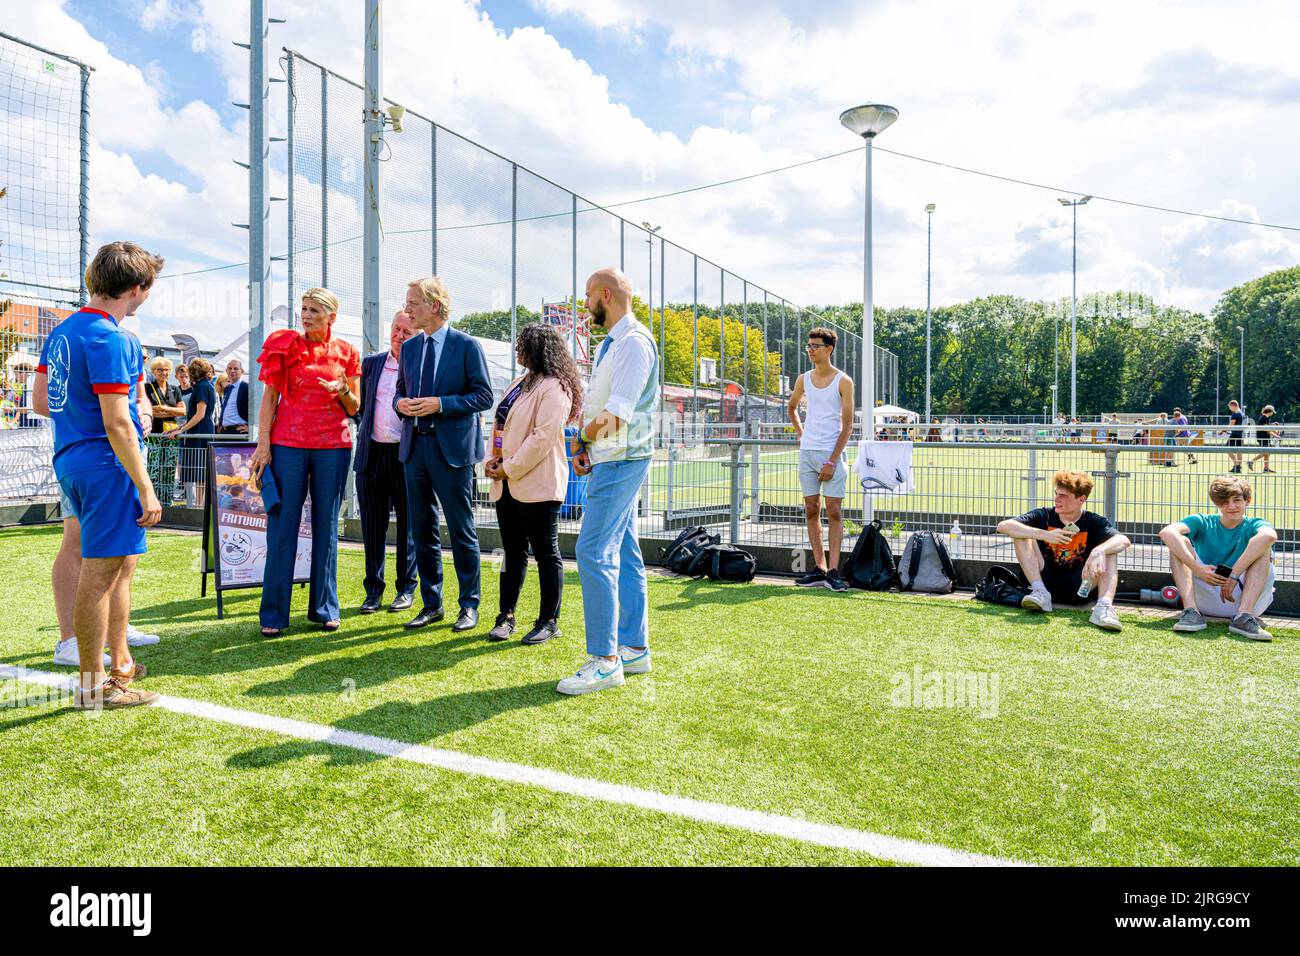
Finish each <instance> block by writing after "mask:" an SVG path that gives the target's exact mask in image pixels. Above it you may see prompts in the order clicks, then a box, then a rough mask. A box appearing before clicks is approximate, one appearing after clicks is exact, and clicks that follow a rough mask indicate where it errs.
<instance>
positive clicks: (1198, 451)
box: [641, 439, 1300, 580]
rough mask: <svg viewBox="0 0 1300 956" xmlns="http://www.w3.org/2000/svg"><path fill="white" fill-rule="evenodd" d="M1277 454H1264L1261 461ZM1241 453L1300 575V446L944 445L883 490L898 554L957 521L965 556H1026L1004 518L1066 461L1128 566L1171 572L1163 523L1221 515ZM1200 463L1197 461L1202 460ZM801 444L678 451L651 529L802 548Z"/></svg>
mask: <svg viewBox="0 0 1300 956" xmlns="http://www.w3.org/2000/svg"><path fill="white" fill-rule="evenodd" d="M1265 452H1267V453H1268V454H1269V456H1270V458H1269V460H1268V461H1267V464H1268V465H1269V466H1270V467H1271V471H1270V472H1269V473H1264V472H1262V471H1259V470H1252V467H1251V466H1252V464H1254V467H1255V468H1256V469H1262V467H1263V466H1264V465H1265V464H1266V462H1265V461H1264V460H1260V461H1258V462H1253V459H1255V458H1256V456H1259V455H1261V454H1263V453H1265ZM856 453H857V449H856V445H850V447H849V448H848V450H847V453H846V455H847V458H848V460H849V466H850V469H851V474H850V479H849V486H848V492H847V494H846V497H845V500H844V504H843V511H844V517H845V519H846V527H845V551H846V553H847V550H848V549H849V548H851V546H852V542H853V538H854V537H856V535H857V533H858V531H859V530H860V528H861V522H862V521H863V520H864V517H865V515H864V508H863V505H864V496H863V493H862V491H861V490H860V488H859V487H858V485H857V483H856V480H855V479H854V477H853V473H852V469H853V466H854V463H855V460H856ZM1232 455H1239V456H1241V461H1242V477H1244V478H1246V479H1248V480H1249V481H1250V482H1251V485H1252V488H1253V491H1254V500H1253V503H1252V506H1251V514H1253V515H1256V516H1259V517H1262V518H1265V519H1266V520H1268V521H1269V522H1270V523H1271V524H1272V525H1273V526H1274V527H1275V528H1276V529H1277V531H1278V544H1277V546H1276V548H1275V557H1276V559H1277V563H1278V577H1279V578H1281V579H1290V580H1300V561H1298V560H1297V557H1296V552H1297V550H1298V549H1300V448H1294V447H1290V448H1286V447H1283V448H1278V447H1273V448H1268V449H1261V448H1259V447H1249V446H1244V447H1241V448H1233V447H1227V446H1186V445H1149V446H1132V445H1118V444H1115V445H1098V444H1048V445H1044V444H1037V443H1025V442H965V441H963V442H933V443H924V444H916V445H914V446H913V457H912V474H913V481H914V485H915V490H914V491H912V492H911V493H909V494H906V495H902V496H897V497H892V496H889V497H887V496H878V495H877V496H873V499H872V504H873V511H872V514H873V515H874V517H875V518H877V519H879V520H880V521H881V522H882V524H883V526H884V528H885V531H886V534H887V537H888V538H889V540H890V541H891V543H892V544H893V546H894V548H895V550H896V551H897V550H901V548H902V546H903V544H904V543H905V541H906V538H907V535H909V534H910V533H911V532H913V531H935V532H940V533H942V534H945V535H948V534H949V533H950V531H952V529H953V523H954V522H956V523H957V526H958V528H959V529H960V532H961V534H960V538H961V540H960V544H958V543H957V542H953V544H954V547H953V548H952V550H954V551H958V552H959V553H958V554H957V555H956V556H958V557H967V558H979V559H984V560H992V561H1000V562H1011V563H1013V562H1014V556H1013V554H1012V548H1011V539H1009V538H1007V537H1005V536H1003V535H999V534H997V532H996V527H997V524H998V522H999V521H1001V520H1002V519H1003V518H1008V517H1015V516H1017V515H1020V514H1023V513H1024V512H1026V511H1029V510H1031V509H1032V508H1037V507H1041V506H1043V505H1050V504H1051V498H1052V486H1051V479H1052V475H1053V473H1055V472H1056V471H1057V470H1060V469H1067V470H1071V471H1083V472H1086V473H1088V474H1090V475H1091V476H1092V477H1093V478H1094V480H1095V482H1096V486H1095V488H1094V491H1093V493H1092V496H1091V498H1090V499H1089V505H1088V507H1089V509H1090V510H1093V511H1097V512H1099V513H1102V514H1104V515H1106V516H1107V517H1108V518H1110V519H1111V520H1112V521H1113V522H1115V524H1116V525H1117V527H1118V528H1119V529H1120V531H1121V532H1122V533H1124V534H1125V535H1126V536H1127V537H1128V538H1129V539H1130V540H1131V541H1132V542H1133V545H1134V546H1133V547H1132V548H1130V549H1129V550H1128V551H1127V552H1125V553H1124V555H1123V556H1121V559H1120V564H1121V567H1125V568H1132V569H1140V570H1155V571H1160V570H1164V569H1165V568H1166V567H1167V566H1168V561H1167V556H1166V554H1165V552H1164V548H1163V545H1162V544H1161V543H1160V540H1159V531H1160V529H1161V528H1162V527H1163V526H1164V525H1166V524H1168V523H1170V522H1173V521H1177V520H1178V519H1180V518H1182V517H1185V516H1186V515H1188V514H1192V513H1197V512H1203V513H1209V512H1213V511H1214V510H1215V509H1214V506H1213V504H1212V503H1211V502H1210V499H1209V484H1210V480H1211V479H1212V478H1214V477H1216V476H1218V475H1222V474H1224V473H1226V472H1228V470H1229V468H1230V467H1231V465H1232V459H1230V458H1229V456H1232ZM1192 459H1195V461H1194V462H1193V461H1192ZM798 461H799V455H798V446H797V445H796V444H795V443H793V442H790V441H780V440H756V439H750V440H743V439H742V440H731V441H725V440H718V441H710V442H706V443H704V447H702V448H698V449H690V450H688V454H686V455H680V454H679V450H678V449H668V450H667V451H666V453H665V455H664V459H663V460H662V461H660V460H656V462H655V465H654V467H653V468H652V470H651V480H650V482H649V485H650V487H649V489H648V492H649V493H648V496H647V497H648V506H643V511H642V519H641V521H642V525H643V534H650V535H655V534H658V535H669V534H672V533H675V530H676V529H678V528H680V527H683V526H685V525H688V524H703V525H708V526H712V527H713V530H715V531H721V532H722V533H723V534H724V537H725V538H726V539H727V540H728V541H730V542H731V543H733V544H737V545H740V546H742V547H743V546H745V545H771V546H776V547H783V548H802V547H803V546H804V544H805V541H806V534H807V532H806V530H805V523H804V510H803V496H802V493H801V491H800V488H799V479H798Z"/></svg>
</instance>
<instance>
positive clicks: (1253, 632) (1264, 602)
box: [1160, 475, 1277, 641]
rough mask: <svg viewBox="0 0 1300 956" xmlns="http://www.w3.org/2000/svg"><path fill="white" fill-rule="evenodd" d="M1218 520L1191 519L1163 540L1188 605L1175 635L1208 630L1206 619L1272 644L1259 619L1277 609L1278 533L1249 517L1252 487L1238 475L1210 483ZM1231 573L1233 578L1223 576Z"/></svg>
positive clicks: (1213, 517)
mask: <svg viewBox="0 0 1300 956" xmlns="http://www.w3.org/2000/svg"><path fill="white" fill-rule="evenodd" d="M1210 500H1211V501H1212V502H1214V506H1215V507H1216V508H1218V509H1219V513H1218V514H1195V515H1188V516H1187V517H1186V518H1184V519H1183V520H1182V521H1175V522H1174V523H1173V524H1170V525H1166V526H1165V527H1164V528H1163V529H1161V531H1160V540H1161V541H1163V542H1164V543H1165V547H1167V548H1168V549H1169V569H1170V570H1171V571H1172V572H1173V575H1174V583H1175V584H1176V585H1178V592H1179V594H1180V595H1181V596H1182V599H1183V609H1184V610H1183V615H1182V617H1180V618H1179V619H1178V622H1177V623H1176V624H1175V625H1174V630H1175V631H1183V632H1189V631H1203V630H1205V616H1206V615H1209V616H1211V617H1226V618H1230V619H1231V621H1232V623H1231V624H1229V625H1228V630H1229V631H1231V632H1232V633H1234V634H1240V635H1241V636H1242V637H1249V638H1251V639H1252V640H1256V641H1270V640H1272V639H1273V635H1271V634H1270V633H1269V632H1268V631H1266V630H1264V628H1263V626H1262V625H1261V624H1260V622H1259V616H1260V615H1261V614H1263V613H1264V611H1266V610H1267V609H1268V606H1269V605H1270V604H1272V603H1273V544H1274V543H1275V542H1276V541H1277V532H1276V531H1275V530H1273V527H1272V525H1270V524H1269V523H1268V522H1267V521H1265V520H1264V519H1263V518H1252V517H1249V516H1248V515H1247V514H1246V510H1247V509H1248V508H1249V507H1250V500H1251V490H1250V482H1248V481H1246V480H1245V479H1244V478H1238V477H1237V476H1235V475H1229V476H1226V477H1222V478H1215V479H1214V480H1213V481H1211V482H1210ZM1216 568H1227V569H1229V573H1228V574H1226V575H1224V574H1220V573H1218V572H1217V571H1216V570H1215V569H1216Z"/></svg>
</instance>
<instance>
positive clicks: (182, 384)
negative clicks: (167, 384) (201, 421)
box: [176, 362, 194, 425]
mask: <svg viewBox="0 0 1300 956" xmlns="http://www.w3.org/2000/svg"><path fill="white" fill-rule="evenodd" d="M176 387H177V389H179V390H180V393H181V402H183V403H186V404H188V402H189V400H190V391H191V390H192V389H193V387H194V386H193V384H192V383H191V382H190V367H189V366H188V365H186V364H185V363H184V362H182V363H181V364H180V365H178V366H176ZM187 417H188V416H187ZM183 420H184V419H182V421H183ZM177 424H178V425H179V424H180V422H179V421H178V422H177Z"/></svg>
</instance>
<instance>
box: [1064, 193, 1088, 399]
mask: <svg viewBox="0 0 1300 956" xmlns="http://www.w3.org/2000/svg"><path fill="white" fill-rule="evenodd" d="M1091 198H1092V197H1091V196H1084V197H1083V198H1082V199H1075V200H1069V199H1058V200H1057V202H1059V203H1060V204H1061V205H1062V206H1069V207H1070V211H1071V212H1072V213H1073V214H1074V227H1073V234H1072V240H1071V246H1070V421H1074V420H1075V419H1076V418H1078V417H1079V405H1078V398H1079V387H1078V386H1079V382H1078V373H1079V310H1078V302H1077V299H1078V292H1079V207H1080V206H1082V205H1084V204H1085V203H1087V202H1088V200H1089V199H1091Z"/></svg>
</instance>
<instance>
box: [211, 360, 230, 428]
mask: <svg viewBox="0 0 1300 956" xmlns="http://www.w3.org/2000/svg"><path fill="white" fill-rule="evenodd" d="M229 384H230V379H229V378H227V377H226V373H225V372H221V373H220V374H219V375H217V377H216V378H214V379H213V380H212V387H213V389H214V390H215V391H216V393H217V407H216V409H215V410H214V411H213V413H212V421H213V423H214V424H213V427H214V428H215V429H216V430H217V431H220V428H219V427H218V426H216V424H215V423H216V422H219V421H221V412H222V411H223V410H224V407H225V403H226V386H227V385H229Z"/></svg>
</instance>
